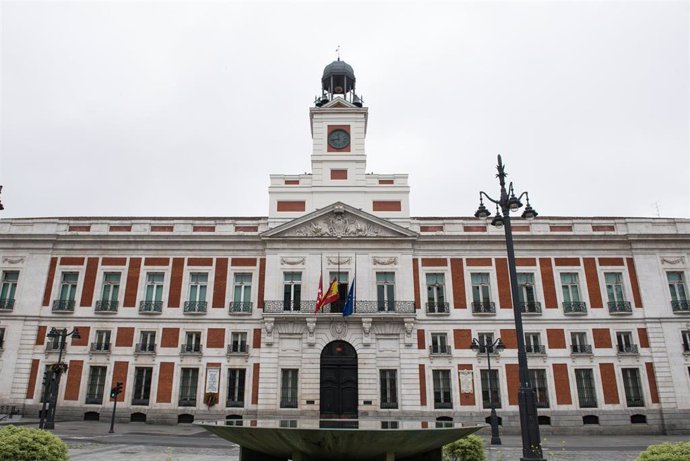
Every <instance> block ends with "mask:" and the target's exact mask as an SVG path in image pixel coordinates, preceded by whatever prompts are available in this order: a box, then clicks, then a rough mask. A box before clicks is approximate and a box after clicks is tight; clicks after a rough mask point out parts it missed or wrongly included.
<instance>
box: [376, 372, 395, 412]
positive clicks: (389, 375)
mask: <svg viewBox="0 0 690 461" xmlns="http://www.w3.org/2000/svg"><path fill="white" fill-rule="evenodd" d="M397 374H398V372H397V370H380V371H379V375H380V378H381V408H388V409H390V408H398V379H397Z"/></svg>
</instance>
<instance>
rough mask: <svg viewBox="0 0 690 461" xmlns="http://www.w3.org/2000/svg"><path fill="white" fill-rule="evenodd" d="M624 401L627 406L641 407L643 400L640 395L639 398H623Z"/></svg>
mask: <svg viewBox="0 0 690 461" xmlns="http://www.w3.org/2000/svg"><path fill="white" fill-rule="evenodd" d="M625 403H626V404H627V405H628V406H629V407H643V406H644V400H643V399H642V397H640V398H631V399H628V398H626V399H625Z"/></svg>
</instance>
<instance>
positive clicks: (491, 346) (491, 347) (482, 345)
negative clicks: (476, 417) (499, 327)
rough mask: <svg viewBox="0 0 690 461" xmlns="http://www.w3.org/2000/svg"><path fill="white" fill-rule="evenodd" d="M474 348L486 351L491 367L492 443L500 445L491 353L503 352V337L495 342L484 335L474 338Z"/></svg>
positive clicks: (488, 363)
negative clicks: (486, 339)
mask: <svg viewBox="0 0 690 461" xmlns="http://www.w3.org/2000/svg"><path fill="white" fill-rule="evenodd" d="M471 348H472V350H473V351H475V352H479V353H480V354H484V353H486V360H487V367H488V369H489V379H488V381H489V406H490V407H491V419H490V420H491V445H500V444H501V437H500V436H499V435H498V417H497V416H496V402H495V401H494V391H493V389H492V388H491V354H493V353H494V352H501V351H502V350H503V349H505V346H504V345H503V341H501V338H498V339H496V340H495V341H494V342H491V343H489V342H486V341H485V338H484V337H481V338H480V339H476V338H473V339H472V346H471Z"/></svg>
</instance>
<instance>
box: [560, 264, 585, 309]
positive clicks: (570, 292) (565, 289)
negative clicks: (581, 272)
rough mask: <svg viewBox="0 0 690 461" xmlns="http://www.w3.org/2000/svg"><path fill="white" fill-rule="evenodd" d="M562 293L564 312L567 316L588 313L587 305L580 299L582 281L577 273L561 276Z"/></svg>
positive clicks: (565, 273) (567, 273) (566, 273)
mask: <svg viewBox="0 0 690 461" xmlns="http://www.w3.org/2000/svg"><path fill="white" fill-rule="evenodd" d="M561 291H562V293H563V312H565V313H566V314H572V313H585V312H587V305H586V304H585V303H584V302H583V301H582V299H581V298H580V280H579V276H578V274H577V272H564V273H562V274H561Z"/></svg>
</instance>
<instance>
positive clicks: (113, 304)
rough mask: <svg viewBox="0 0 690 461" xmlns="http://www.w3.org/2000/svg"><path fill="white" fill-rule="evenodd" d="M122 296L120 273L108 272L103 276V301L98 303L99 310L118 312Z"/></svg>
mask: <svg viewBox="0 0 690 461" xmlns="http://www.w3.org/2000/svg"><path fill="white" fill-rule="evenodd" d="M119 295H120V273H119V272H106V273H105V274H103V289H102V290H101V299H100V300H99V301H98V302H97V303H96V309H97V310H117V306H118V296H119Z"/></svg>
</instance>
